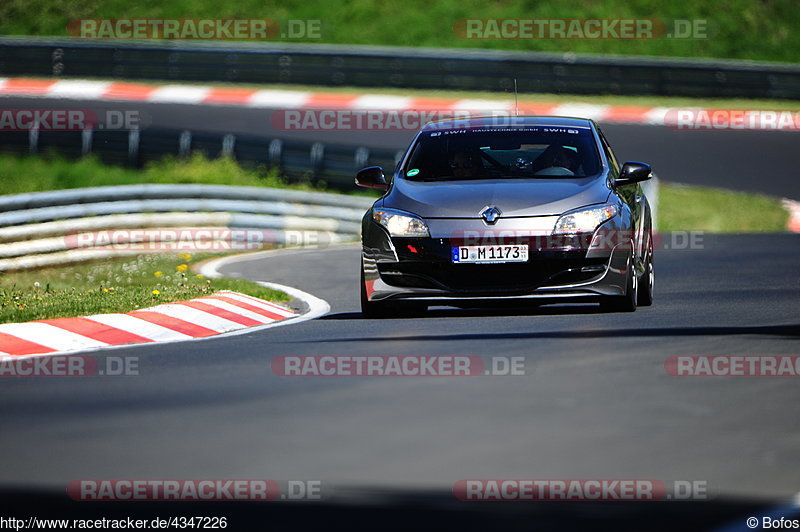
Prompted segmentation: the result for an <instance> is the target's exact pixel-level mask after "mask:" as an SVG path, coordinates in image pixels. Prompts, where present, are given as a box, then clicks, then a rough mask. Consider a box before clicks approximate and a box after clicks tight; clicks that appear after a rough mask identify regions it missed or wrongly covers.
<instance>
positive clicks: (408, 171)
mask: <svg viewBox="0 0 800 532" xmlns="http://www.w3.org/2000/svg"><path fill="white" fill-rule="evenodd" d="M599 170H600V158H599V156H598V152H597V146H596V144H595V140H594V136H593V135H592V131H591V129H589V128H587V127H561V126H537V127H519V128H503V129H499V128H471V129H470V128H464V129H447V130H442V131H430V132H424V133H423V134H421V135H420V136H419V138H418V139H417V142H416V144H415V145H414V148H413V149H412V152H411V156H410V157H409V159H408V162H407V164H406V165H405V167H404V168H403V171H402V174H401V175H403V176H404V177H405V178H406V179H410V180H413V181H434V180H435V181H440V180H441V181H452V180H464V179H496V178H517V177H522V178H548V179H549V178H575V177H587V176H591V175H595V174H597V173H598V172H599Z"/></svg>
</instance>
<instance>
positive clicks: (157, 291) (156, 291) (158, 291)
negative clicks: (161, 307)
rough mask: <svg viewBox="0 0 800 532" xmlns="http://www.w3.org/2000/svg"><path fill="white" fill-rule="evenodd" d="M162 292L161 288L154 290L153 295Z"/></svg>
mask: <svg viewBox="0 0 800 532" xmlns="http://www.w3.org/2000/svg"><path fill="white" fill-rule="evenodd" d="M160 293H161V291H160V290H153V295H154V296H157V295H158V294H160Z"/></svg>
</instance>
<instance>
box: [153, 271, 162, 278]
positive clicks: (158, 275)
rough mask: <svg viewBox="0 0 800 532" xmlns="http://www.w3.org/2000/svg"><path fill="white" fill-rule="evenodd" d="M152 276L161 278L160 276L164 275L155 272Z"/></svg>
mask: <svg viewBox="0 0 800 532" xmlns="http://www.w3.org/2000/svg"><path fill="white" fill-rule="evenodd" d="M153 275H155V276H156V277H161V276H162V275H164V274H163V273H161V272H156V273H154V274H153Z"/></svg>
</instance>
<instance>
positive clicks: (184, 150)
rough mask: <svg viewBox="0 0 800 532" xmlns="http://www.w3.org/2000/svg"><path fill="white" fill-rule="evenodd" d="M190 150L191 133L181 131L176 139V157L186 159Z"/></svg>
mask: <svg viewBox="0 0 800 532" xmlns="http://www.w3.org/2000/svg"><path fill="white" fill-rule="evenodd" d="M191 150H192V132H191V131H182V132H181V136H180V138H179V139H178V155H179V156H180V157H188V156H189V152H191Z"/></svg>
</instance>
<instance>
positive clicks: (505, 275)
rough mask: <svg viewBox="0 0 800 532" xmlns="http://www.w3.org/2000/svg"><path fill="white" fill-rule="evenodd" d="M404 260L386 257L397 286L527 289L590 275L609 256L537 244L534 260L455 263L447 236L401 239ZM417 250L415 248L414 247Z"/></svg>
mask: <svg viewBox="0 0 800 532" xmlns="http://www.w3.org/2000/svg"><path fill="white" fill-rule="evenodd" d="M394 244H395V249H396V250H397V254H398V258H399V259H400V260H399V262H380V263H378V270H379V272H380V274H381V279H383V280H384V281H385V282H386V283H388V284H390V285H392V286H398V287H413V288H439V289H443V290H448V291H452V292H469V293H471V294H472V293H476V292H486V293H508V294H513V293H526V292H530V291H532V290H535V289H536V288H539V287H541V286H548V285H553V284H561V285H564V284H573V283H579V282H585V281H589V280H591V279H592V278H594V277H596V276H597V275H598V274H599V273H600V272H598V271H590V272H582V271H581V269H582V268H583V267H585V266H603V265H604V264H605V263H606V259H604V258H598V259H586V258H585V256H586V252H585V251H583V250H575V251H554V250H549V251H536V250H532V251H531V254H530V257H529V260H528V262H524V263H523V262H507V263H500V264H453V262H452V261H451V259H450V250H451V246H450V243H449V241H447V240H446V239H402V241H401V239H395V242H394ZM409 245H410V246H411V248H413V249H414V250H416V253H415V252H413V251H411V248H409Z"/></svg>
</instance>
